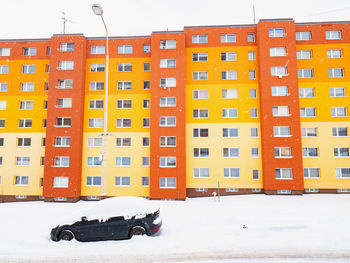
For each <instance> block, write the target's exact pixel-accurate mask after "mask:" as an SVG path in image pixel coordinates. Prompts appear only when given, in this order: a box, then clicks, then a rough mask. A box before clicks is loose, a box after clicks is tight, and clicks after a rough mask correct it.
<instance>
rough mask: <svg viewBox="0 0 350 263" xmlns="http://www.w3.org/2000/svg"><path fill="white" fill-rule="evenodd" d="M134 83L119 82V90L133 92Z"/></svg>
mask: <svg viewBox="0 0 350 263" xmlns="http://www.w3.org/2000/svg"><path fill="white" fill-rule="evenodd" d="M131 89H132V82H131V81H118V84H117V90H131Z"/></svg>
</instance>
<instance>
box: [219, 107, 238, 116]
mask: <svg viewBox="0 0 350 263" xmlns="http://www.w3.org/2000/svg"><path fill="white" fill-rule="evenodd" d="M222 117H223V118H238V109H236V108H233V109H222Z"/></svg>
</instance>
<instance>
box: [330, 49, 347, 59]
mask: <svg viewBox="0 0 350 263" xmlns="http://www.w3.org/2000/svg"><path fill="white" fill-rule="evenodd" d="M342 57H343V50H342V49H341V48H339V49H327V58H342Z"/></svg>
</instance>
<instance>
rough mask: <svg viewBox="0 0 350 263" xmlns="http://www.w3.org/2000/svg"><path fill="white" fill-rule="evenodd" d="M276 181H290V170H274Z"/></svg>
mask: <svg viewBox="0 0 350 263" xmlns="http://www.w3.org/2000/svg"><path fill="white" fill-rule="evenodd" d="M275 178H276V179H292V178H293V177H292V168H276V169H275Z"/></svg>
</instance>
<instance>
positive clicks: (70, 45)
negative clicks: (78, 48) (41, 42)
mask: <svg viewBox="0 0 350 263" xmlns="http://www.w3.org/2000/svg"><path fill="white" fill-rule="evenodd" d="M60 51H61V52H67V51H74V43H61V45H60Z"/></svg>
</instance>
